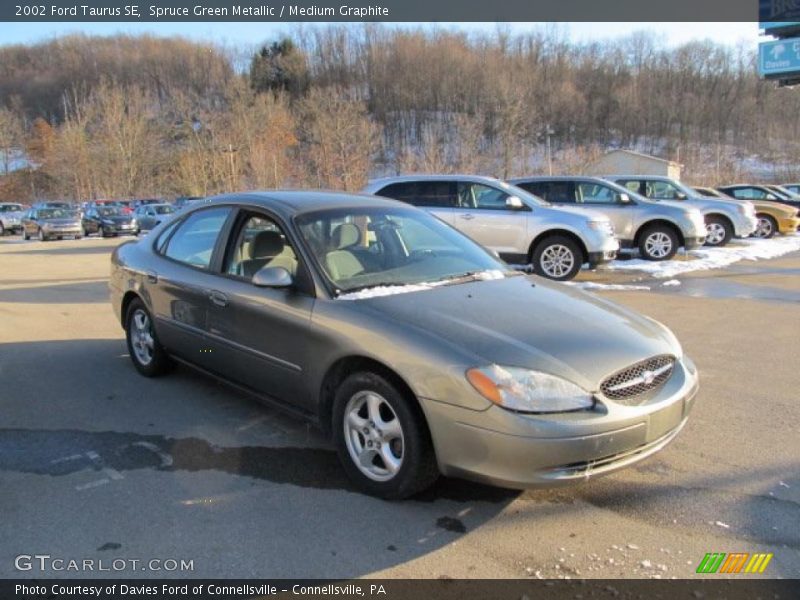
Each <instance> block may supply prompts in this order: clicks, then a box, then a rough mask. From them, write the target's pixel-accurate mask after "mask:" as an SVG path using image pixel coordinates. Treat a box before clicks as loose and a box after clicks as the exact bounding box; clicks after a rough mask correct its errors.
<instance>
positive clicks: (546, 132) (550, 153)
mask: <svg viewBox="0 0 800 600" xmlns="http://www.w3.org/2000/svg"><path fill="white" fill-rule="evenodd" d="M555 134H556V132H555V131H553V128H552V127H550V124H549V123H548V125H547V127H546V128H545V130H544V135H545V136H546V137H547V174H548V175H552V174H553V151H552V148H551V146H550V136H552V135H555Z"/></svg>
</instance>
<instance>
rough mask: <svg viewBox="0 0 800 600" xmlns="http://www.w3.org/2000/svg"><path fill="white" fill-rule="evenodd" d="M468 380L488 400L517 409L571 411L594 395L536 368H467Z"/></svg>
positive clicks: (581, 407)
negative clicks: (533, 369)
mask: <svg viewBox="0 0 800 600" xmlns="http://www.w3.org/2000/svg"><path fill="white" fill-rule="evenodd" d="M467 380H468V381H469V382H470V383H471V384H472V386H473V387H474V388H475V389H476V390H477V391H478V393H479V394H480V395H481V396H483V397H484V398H486V399H487V400H490V401H492V402H494V403H495V404H497V405H498V406H502V407H503V408H507V409H508V410H513V411H516V412H523V413H557V412H570V411H575V410H585V409H587V408H592V407H593V406H594V398H592V395H591V394H589V392H587V391H586V390H584V389H583V388H581V387H579V386H577V385H575V384H574V383H572V382H570V381H567V380H566V379H561V378H560V377H556V376H554V375H550V374H548V373H541V372H539V371H530V370H528V369H521V368H519V367H502V366H500V365H490V366H488V367H477V368H474V369H470V370H468V371H467Z"/></svg>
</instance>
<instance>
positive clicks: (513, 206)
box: [506, 196, 525, 210]
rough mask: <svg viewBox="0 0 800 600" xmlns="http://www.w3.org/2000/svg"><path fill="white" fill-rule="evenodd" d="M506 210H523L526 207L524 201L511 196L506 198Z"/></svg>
mask: <svg viewBox="0 0 800 600" xmlns="http://www.w3.org/2000/svg"><path fill="white" fill-rule="evenodd" d="M506 208H508V209H510V210H522V209H523V208H525V205H524V204H523V203H522V200H520V199H519V197H517V196H509V197H508V198H506Z"/></svg>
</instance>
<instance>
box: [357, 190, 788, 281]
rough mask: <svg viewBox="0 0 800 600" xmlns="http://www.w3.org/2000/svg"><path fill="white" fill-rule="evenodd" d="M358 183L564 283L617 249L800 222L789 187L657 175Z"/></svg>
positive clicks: (670, 250)
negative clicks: (695, 182) (700, 182)
mask: <svg viewBox="0 0 800 600" xmlns="http://www.w3.org/2000/svg"><path fill="white" fill-rule="evenodd" d="M797 189H800V187H798V188H797ZM364 191H365V192H367V193H370V194H376V195H379V196H385V197H389V198H394V199H396V200H401V201H403V202H407V203H409V204H413V205H415V206H418V207H422V208H425V209H427V210H428V211H430V212H432V213H434V214H435V215H436V216H438V217H439V218H440V219H442V220H444V221H446V222H447V223H449V224H450V225H453V226H454V227H456V228H457V229H459V230H461V231H462V232H464V233H466V234H467V235H468V236H470V237H472V238H473V239H474V240H476V241H478V242H479V243H481V244H482V245H484V246H486V247H488V248H490V249H491V250H493V251H495V252H496V253H498V254H499V255H500V256H501V257H503V258H504V259H505V260H507V261H509V262H515V263H524V264H531V265H532V267H533V269H534V271H535V272H537V273H538V274H540V275H542V276H544V277H548V278H550V279H556V280H562V281H564V280H569V279H572V278H573V277H575V275H577V273H578V271H580V269H581V266H582V265H583V264H586V263H588V264H589V265H591V266H595V265H598V264H602V263H604V262H608V261H610V260H613V259H614V258H616V256H617V253H618V251H619V250H620V248H637V249H638V250H639V253H640V255H641V256H642V258H645V259H647V260H653V261H662V260H669V259H671V258H672V257H673V256H674V255H675V253H676V252H677V251H678V249H679V248H681V247H683V248H685V249H687V250H691V249H693V248H696V247H699V246H701V245H703V244H705V245H707V246H724V245H726V244H727V243H728V242H729V241H730V240H731V239H733V238H734V237H740V238H742V237H748V236H751V235H754V236H756V237H762V238H766V237H772V236H773V235H774V234H775V233H776V232H778V233H783V234H787V233H794V232H795V231H796V230H797V229H798V226H800V218H798V215H799V214H800V213H799V212H798V208H800V195H797V194H795V193H794V192H792V191H791V190H790V189H788V188H782V187H778V186H771V187H767V186H754V185H736V186H725V187H722V188H717V189H711V188H690V187H687V186H685V185H683V184H682V183H680V182H678V181H675V180H673V179H670V178H668V177H657V176H641V175H615V176H608V177H603V178H598V177H582V176H560V177H523V178H518V179H513V180H510V181H508V182H505V181H500V180H497V179H493V178H489V177H477V176H469V175H409V176H401V177H390V178H385V179H379V180H375V181H373V182H371V183H370V184H369V185H368V186H367V187H366V188H365V189H364Z"/></svg>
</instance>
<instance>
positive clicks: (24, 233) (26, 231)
mask: <svg viewBox="0 0 800 600" xmlns="http://www.w3.org/2000/svg"><path fill="white" fill-rule="evenodd" d="M22 239H23V240H24V241H26V242H27V241H28V240H29V239H31V238H30V236H29V235H28V230H27V229H25V228H24V227H23V228H22Z"/></svg>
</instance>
